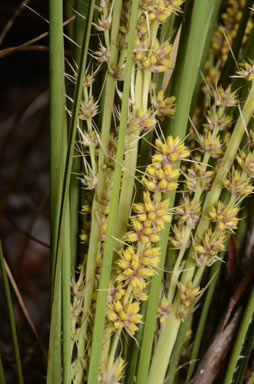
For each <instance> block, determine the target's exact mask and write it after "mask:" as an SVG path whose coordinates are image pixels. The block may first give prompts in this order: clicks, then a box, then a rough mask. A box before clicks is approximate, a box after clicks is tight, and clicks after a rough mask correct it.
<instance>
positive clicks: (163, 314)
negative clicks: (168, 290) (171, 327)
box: [157, 295, 172, 324]
mask: <svg viewBox="0 0 254 384" xmlns="http://www.w3.org/2000/svg"><path fill="white" fill-rule="evenodd" d="M171 311H172V304H169V303H168V301H167V298H166V296H165V295H163V296H162V298H161V301H160V304H159V308H158V311H157V313H158V317H159V320H160V323H161V324H163V323H165V321H166V320H167V318H168V315H169V314H170V312H171Z"/></svg>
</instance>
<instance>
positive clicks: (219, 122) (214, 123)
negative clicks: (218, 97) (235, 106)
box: [204, 108, 232, 131]
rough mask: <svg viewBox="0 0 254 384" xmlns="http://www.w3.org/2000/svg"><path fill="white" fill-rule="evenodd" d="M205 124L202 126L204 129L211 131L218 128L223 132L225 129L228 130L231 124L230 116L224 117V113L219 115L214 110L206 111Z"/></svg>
mask: <svg viewBox="0 0 254 384" xmlns="http://www.w3.org/2000/svg"><path fill="white" fill-rule="evenodd" d="M206 120H207V124H204V127H205V128H206V129H207V130H209V131H213V130H214V129H216V128H219V130H220V131H223V130H224V129H225V128H228V127H229V126H230V124H231V122H232V116H229V115H226V114H225V113H221V114H219V113H218V111H217V109H216V108H212V109H211V110H209V111H208V113H207V116H206Z"/></svg>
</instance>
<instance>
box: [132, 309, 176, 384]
mask: <svg viewBox="0 0 254 384" xmlns="http://www.w3.org/2000/svg"><path fill="white" fill-rule="evenodd" d="M180 325H181V320H180V319H179V318H177V317H176V314H175V311H173V312H172V313H171V314H170V315H169V317H168V320H167V322H166V323H165V324H162V327H161V331H160V336H159V339H158V341H157V344H156V347H155V351H154V355H153V358H152V363H151V367H150V371H149V376H148V380H147V384H154V383H156V384H162V383H163V382H164V378H165V374H166V371H167V367H168V362H169V359H170V356H171V353H172V350H173V348H174V345H175V341H176V338H177V335H178V330H179V327H180ZM138 384H139V382H138Z"/></svg>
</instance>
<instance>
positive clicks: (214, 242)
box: [195, 228, 226, 266]
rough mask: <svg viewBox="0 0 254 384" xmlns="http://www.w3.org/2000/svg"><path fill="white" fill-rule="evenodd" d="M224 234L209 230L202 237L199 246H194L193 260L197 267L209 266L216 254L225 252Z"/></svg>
mask: <svg viewBox="0 0 254 384" xmlns="http://www.w3.org/2000/svg"><path fill="white" fill-rule="evenodd" d="M225 236H226V235H225V233H224V232H221V231H220V230H215V231H213V230H212V229H211V228H209V229H208V231H207V232H206V233H205V235H204V236H203V240H202V243H201V244H196V245H195V260H196V263H197V265H198V266H204V265H205V266H211V265H212V264H213V263H214V262H215V261H216V260H217V259H218V256H217V255H218V253H219V252H221V251H224V250H225V245H224V242H225Z"/></svg>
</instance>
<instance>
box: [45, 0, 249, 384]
mask: <svg viewBox="0 0 254 384" xmlns="http://www.w3.org/2000/svg"><path fill="white" fill-rule="evenodd" d="M63 6H65V9H66V10H67V11H68V12H70V10H72V12H73V15H75V20H74V21H73V20H72V23H75V28H69V30H67V31H66V33H67V35H66V34H65V36H69V39H68V40H66V44H68V47H71V48H72V52H74V54H73V56H72V57H70V56H66V57H64V34H63V8H64V7H63ZM72 7H73V8H72ZM251 7H252V1H248V0H246V1H245V0H241V1H237V2H236V1H231V0H229V1H222V0H214V1H210V0H194V1H193V0H186V1H185V2H184V1H182V0H132V1H124V0H123V1H122V0H115V1H114V0H113V1H111V0H100V1H94V0H91V1H77V3H75V5H73V4H72V3H71V2H68V1H66V2H64V4H63V2H62V0H52V1H50V79H51V82H50V100H51V102H50V106H51V260H52V263H51V266H52V268H51V270H52V273H51V281H52V319H51V329H50V345H49V363H48V373H47V382H48V383H52V384H53V383H54V384H55V383H60V382H63V383H66V384H67V383H75V384H81V383H89V384H94V383H104V384H106V383H107V384H109V383H125V384H132V383H138V384H145V383H149V384H154V383H156V384H162V383H164V382H166V383H184V382H186V383H187V382H190V380H191V379H194V381H195V380H196V383H198V382H200V383H201V382H202V381H201V380H205V375H206V371H205V370H203V372H202V370H200V369H199V371H198V370H197V371H196V373H195V368H196V366H197V360H198V359H200V357H202V355H201V354H200V353H199V350H200V348H201V346H202V338H204V339H205V337H204V335H205V332H206V329H207V328H208V324H209V318H208V316H207V315H208V310H209V306H210V302H211V298H212V296H213V293H214V290H215V287H216V280H217V279H218V275H219V273H220V269H221V265H223V263H224V260H225V259H226V258H227V244H228V241H229V239H230V237H231V236H232V234H236V233H237V229H238V227H239V225H240V224H239V223H241V222H243V221H244V220H245V218H244V217H242V218H241V219H240V215H241V207H242V206H243V204H244V199H245V198H246V197H247V196H249V195H251V194H252V193H253V185H252V179H253V177H254V153H253V149H252V148H253V146H254V133H253V130H252V126H253V113H254V62H253V61H252V58H253V53H254V43H253V41H254V40H253V38H254V28H253V22H252V20H253V15H252V9H251ZM70 25H73V24H70ZM235 236H236V235H235ZM221 273H224V274H225V273H226V271H225V269H224V270H223V271H222V272H221ZM250 286H251V289H252V290H253V280H252V283H250ZM253 303H254V302H253V293H251V294H250V298H249V301H247V302H246V303H245V308H242V315H241V316H242V317H241V319H242V320H241V324H240V325H239V324H238V329H239V335H240V336H239V337H238V338H237V337H235V346H234V348H233V349H232V350H233V352H232V354H231V358H230V359H229V360H227V364H226V368H224V372H223V373H222V374H221V379H220V380H221V381H220V382H222V380H224V382H225V383H230V382H237V383H243V382H244V380H245V378H246V376H244V371H243V374H242V375H238V373H237V370H238V368H239V366H240V368H241V367H242V365H241V364H242V363H241V358H240V355H241V351H242V346H243V342H244V340H245V338H246V335H247V332H251V330H250V324H251V319H252V316H253V311H254V304H253ZM215 325H216V324H214V326H215ZM252 331H253V329H252ZM236 332H237V330H236ZM202 335H203V336H202ZM251 348H253V343H252V347H251ZM251 348H250V350H249V352H248V356H247V357H248V358H249V357H250V356H251ZM186 351H188V353H187V352H186ZM186 354H187V361H186V362H187V364H185V366H184V367H182V369H181V374H178V371H179V368H181V365H182V363H181V361H182V356H183V355H185V359H186ZM248 367H250V364H249V365H248V360H247V363H246V364H245V368H244V369H245V370H247V368H248ZM241 369H242V368H241ZM200 373H201V374H202V375H203V376H202V375H201V378H200V381H197V380H199V379H197V378H196V379H195V377H197V376H196V375H197V374H200ZM235 375H238V376H237V377H238V379H237V380H238V381H232V380H236V378H235ZM249 377H250V375H249ZM203 378H204V379H203ZM207 380H208V376H207ZM251 380H253V378H250V382H252V381H251ZM204 382H208V381H204ZM210 382H211V381H210Z"/></svg>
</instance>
